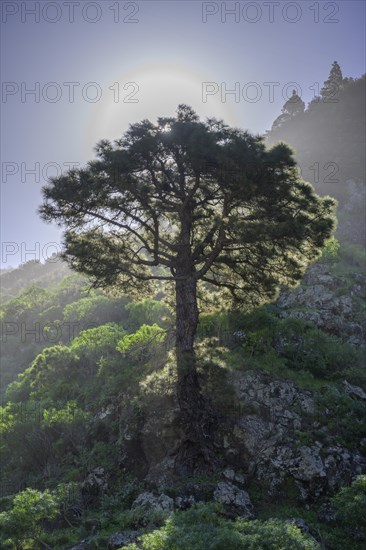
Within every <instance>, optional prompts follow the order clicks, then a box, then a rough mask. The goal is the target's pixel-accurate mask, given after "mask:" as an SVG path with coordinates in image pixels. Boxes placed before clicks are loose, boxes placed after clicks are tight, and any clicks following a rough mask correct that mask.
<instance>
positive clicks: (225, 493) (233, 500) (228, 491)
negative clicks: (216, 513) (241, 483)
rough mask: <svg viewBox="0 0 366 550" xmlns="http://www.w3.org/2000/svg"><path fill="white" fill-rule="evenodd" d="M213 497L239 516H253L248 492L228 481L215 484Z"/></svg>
mask: <svg viewBox="0 0 366 550" xmlns="http://www.w3.org/2000/svg"><path fill="white" fill-rule="evenodd" d="M214 499H215V500H216V501H217V502H220V503H221V504H223V505H224V506H226V507H227V508H229V509H230V510H232V511H234V512H235V513H236V514H237V515H239V516H241V517H245V518H253V517H254V513H253V505H252V503H251V500H250V497H249V495H248V493H247V492H246V491H243V490H242V489H239V487H237V486H236V485H233V484H232V483H230V482H228V481H222V482H220V483H218V484H217V487H216V489H215V492H214Z"/></svg>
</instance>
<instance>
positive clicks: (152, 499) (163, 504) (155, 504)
mask: <svg viewBox="0 0 366 550" xmlns="http://www.w3.org/2000/svg"><path fill="white" fill-rule="evenodd" d="M135 508H142V509H143V510H162V511H164V512H171V511H173V509H174V500H173V499H172V498H170V497H168V496H167V495H164V494H162V495H159V496H155V495H154V494H153V493H141V494H140V495H139V496H138V497H137V498H136V499H135V501H134V502H133V504H132V510H134V509H135Z"/></svg>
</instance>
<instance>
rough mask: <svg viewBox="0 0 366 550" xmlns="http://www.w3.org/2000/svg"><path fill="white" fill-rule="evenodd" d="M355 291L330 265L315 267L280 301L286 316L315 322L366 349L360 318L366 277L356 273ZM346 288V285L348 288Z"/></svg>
mask: <svg viewBox="0 0 366 550" xmlns="http://www.w3.org/2000/svg"><path fill="white" fill-rule="evenodd" d="M353 277H354V278H355V280H354V282H353V284H352V288H348V287H349V282H346V281H345V280H344V279H343V278H342V277H338V276H336V275H334V274H332V273H331V272H330V271H329V269H328V268H327V266H326V264H321V263H318V264H315V265H313V266H311V267H310V268H309V269H308V271H307V272H306V274H305V275H304V278H303V280H302V282H301V285H300V286H299V287H297V288H295V289H291V290H286V291H283V292H282V293H281V295H280V297H279V299H278V301H277V306H278V307H279V308H280V309H281V310H282V311H281V316H282V317H294V318H301V319H306V320H308V321H312V322H313V323H315V325H317V326H318V327H319V328H321V329H322V330H324V331H325V332H328V333H330V334H335V335H337V336H341V337H342V338H344V339H346V340H347V341H348V342H349V343H350V344H353V345H357V346H365V344H366V327H365V323H364V322H360V321H358V322H355V318H357V317H359V315H358V314H359V302H360V300H362V299H363V297H364V293H365V288H366V277H365V276H364V275H362V274H354V275H353ZM345 285H346V286H345Z"/></svg>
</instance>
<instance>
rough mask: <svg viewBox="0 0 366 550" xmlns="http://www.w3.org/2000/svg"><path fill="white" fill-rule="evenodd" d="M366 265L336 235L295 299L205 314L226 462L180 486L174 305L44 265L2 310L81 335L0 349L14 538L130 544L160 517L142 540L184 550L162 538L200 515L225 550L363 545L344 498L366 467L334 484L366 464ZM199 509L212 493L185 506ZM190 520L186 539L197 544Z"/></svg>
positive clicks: (8, 530)
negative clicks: (36, 280)
mask: <svg viewBox="0 0 366 550" xmlns="http://www.w3.org/2000/svg"><path fill="white" fill-rule="evenodd" d="M363 262H364V253H363V251H362V249H360V248H357V247H354V246H353V247H352V246H348V247H347V246H346V245H343V246H342V247H341V248H340V249H339V250H337V247H336V246H335V245H334V243H331V244H330V245H329V246H328V248H327V250H325V251H324V254H323V259H322V261H321V262H319V263H318V264H316V265H315V266H314V267H312V268H310V270H309V273H308V275H307V276H306V277H305V279H304V282H303V283H302V285H301V286H300V287H299V289H298V290H296V291H295V294H293V293H290V294H288V293H284V294H282V296H281V297H280V299H279V301H278V302H277V304H274V305H272V306H265V307H263V308H261V309H260V310H258V311H256V312H254V313H252V314H243V313H239V312H238V313H229V312H227V313H225V312H224V311H222V312H216V313H212V314H206V315H203V316H202V319H201V323H200V327H199V333H198V342H197V348H198V350H199V357H200V359H199V365H200V373H201V374H200V376H201V377H202V381H203V383H204V389H205V393H206V395H207V396H208V397H209V398H210V400H211V402H212V404H213V407H214V408H215V410H216V411H217V413H218V415H219V424H218V426H217V430H216V434H217V441H216V442H215V445H216V448H217V455H218V457H219V467H218V468H217V469H216V470H215V471H213V472H212V475H211V476H209V477H207V476H205V477H202V478H200V477H198V478H195V479H189V480H187V482H186V483H183V484H182V482H181V481H179V483H178V480H176V479H175V477H174V474H173V472H172V459H171V456H172V453H174V447H175V446H176V444H177V442H178V441H179V437H180V430H179V422H178V417H177V412H178V410H177V404H176V398H175V394H174V380H175V367H174V356H173V355H172V353H173V351H172V342H171V338H170V337H169V331H168V332H166V329H167V328H168V326H169V324H170V322H171V321H169V315H170V313H169V311H168V310H167V308H166V307H165V306H164V305H163V304H162V303H161V302H159V301H156V300H155V301H151V300H145V301H142V302H131V301H130V300H128V299H127V298H124V297H108V296H106V295H103V294H102V293H100V292H96V291H93V292H92V293H91V294H90V293H89V294H86V293H85V290H84V288H85V280H84V281H83V280H82V279H81V278H80V277H78V276H71V277H70V276H68V277H66V278H65V279H63V280H62V281H61V282H58V283H57V284H54V283H51V281H48V280H47V269H48V267H47V266H42V265H41V266H39V267H38V272H37V277H40V276H41V275H42V276H41V277H40V279H41V280H42V281H43V284H44V286H45V287H46V288H41V287H38V286H35V285H33V286H31V287H28V288H27V289H25V290H24V291H23V292H22V293H21V294H20V295H19V296H17V297H16V298H13V299H11V300H9V301H7V302H6V303H5V304H4V305H3V306H2V316H3V317H2V319H3V322H9V320H10V319H12V320H13V321H12V322H14V320H16V322H17V323H18V325H19V326H21V325H22V323H24V324H25V325H26V326H27V328H29V327H28V324H29V323H30V322H32V323H35V324H36V323H40V324H41V326H43V325H42V323H44V326H43V329H42V330H43V332H45V333H47V327H49V330H51V328H50V327H51V325H52V326H53V327H55V326H58V327H61V328H62V327H63V329H64V327H65V326H70V323H72V327H73V329H74V331H75V332H74V333H73V334H72V337H70V334H66V332H65V333H64V330H62V331H61V332H60V334H59V335H58V337H57V339H54V340H53V341H50V340H49V339H48V340H46V339H45V340H44V341H39V342H35V341H32V338H31V339H30V340H29V339H28V340H27V341H23V342H22V343H21V346H19V347H18V344H19V334H18V335H16V334H14V335H12V336H11V337H10V336H8V337H7V339H6V341H5V342H4V343H3V352H4V363H3V364H2V368H3V371H2V375H3V379H4V381H5V384H6V385H7V384H8V383H9V382H10V384H9V386H8V387H7V388H4V389H6V393H5V398H4V402H5V403H7V405H5V407H4V408H3V411H2V449H1V450H2V461H3V468H2V481H1V483H2V484H1V486H2V488H3V498H2V501H1V503H2V504H1V506H2V510H3V513H2V516H0V517H1V521H2V525H3V528H4V533H5V534H4V535H3V537H4V538H3V544H4V547H6V548H8V547H9V548H13V547H14V548H15V547H16V546H14V545H15V544H19V541H20V540H22V541H23V542H22V543H21V544H23V546H21V547H22V548H23V547H24V548H26V547H36V546H32V544H33V545H34V543H32V542H30V543H29V544H30V546H29V545H28V546H26V545H25V544H26V543H25V540H26V539H29V540H31V541H32V540H39V541H42V544H44V545H47V546H45V547H49V548H55V549H56V548H60V549H65V550H66V549H68V548H71V547H72V546H73V544H74V545H75V544H76V543H78V542H80V541H81V540H82V539H83V540H85V541H86V542H84V543H83V544H82V545H80V544H79V545H78V546H77V547H75V548H78V549H81V548H107V547H108V548H120V547H122V546H123V547H125V545H123V544H121V542H126V544H127V543H128V542H131V543H132V542H133V541H134V540H135V538H136V537H137V536H140V535H142V534H143V533H145V532H147V533H148V532H151V531H152V530H154V529H158V528H160V531H156V532H155V534H154V535H151V537H150V538H149V537H147V538H146V541H145V542H144V543H143V546H142V547H143V548H171V547H172V548H173V546H169V545H168V543H166V544H167V545H164V544H165V543H162V544H163V545H162V546H153V544H157V542H156V541H157V540H160V539H159V537H163V539H162V540H170V538H171V543H169V544H172V545H173V544H176V542H177V541H179V540H181V539H180V537H181V534H180V533H181V530H182V529H184V528H185V527H184V526H185V525H186V524H187V522H188V523H189V525H196V524H197V529H198V530H199V531H200V532H201V531H202V529H203V531H204V530H205V529H208V530H209V531H210V532H211V531H212V530H213V531H214V532H215V533H216V534H215V537H214V538H215V540H216V539H217V540H222V545H221V546H220V545H219V546H215V547H217V548H241V547H242V546H240V544H244V542H243V541H246V542H245V544H248V545H249V544H251V543H250V541H251V540H252V538H253V537H254V538H253V540H257V539H258V540H262V539H261V537H263V540H265V538H266V536H267V535H266V533H267V532H268V530H269V531H270V532H271V537H273V542H272V546H271V548H272V547H273V548H274V547H275V545H276V544H279V541H280V540H282V541H286V542H285V544H286V545H287V546H286V548H292V547H293V548H295V547H296V548H318V547H319V548H320V546H319V544H324V545H325V547H326V548H341V546H343V547H344V545H345V544H347V543H348V542H347V541H349V540H352V548H361V547H363V542H362V537H363V534H362V533H363V532H362V527H361V526H362V521H361V519H360V518H359V517H358V516H357V514H356V516H355V517H353V519H352V521H351V522H350V520H349V516H348V515H347V514H349V513H350V512H349V511H348V510H349V509H350V507H352V500H347V499H350V498H351V497H350V496H348V495H353V494H354V492H355V491H356V493H357V494H359V495H360V496H359V497H358V498H365V497H361V495H362V494H363V493H362V491H364V490H365V489H364V488H363V487H364V485H362V483H364V482H363V481H361V479H363V478H358V479H359V481H357V482H354V484H353V485H352V487H351V488H349V489H347V490H346V489H342V491H341V493H338V491H339V490H340V489H341V488H342V487H344V486H346V487H347V486H348V485H349V483H351V481H352V480H354V479H355V476H357V475H359V474H361V473H362V472H363V471H364V469H365V465H366V463H365V458H363V457H362V452H363V451H364V450H365V447H364V445H365V439H364V438H365V427H366V426H365V423H364V419H365V400H366V393H364V390H362V387H363V388H364V389H365V372H364V343H365V341H364V336H362V337H361V338H360V334H362V335H364V334H365V313H364V311H365V310H364V295H363V292H364V283H365V277H364V275H363V272H364V264H363ZM43 269H44V270H45V272H44V273H42V270H43ZM20 271H21V273H24V272H25V270H24V268H22V270H20ZM17 276H18V278H19V281H21V280H22V276H21V275H20V274H17ZM50 279H52V274H51V275H50ZM29 282H31V281H29ZM46 289H47V290H46ZM310 289H316V292H315V294H314V300H313V301H312V302H311V300H309V299H308V298H307V299H306V300H305V302H306V304H307V306H305V305H304V299H303V298H302V296H303V295H304V294H305V295H306V293H308V294H309V291H310ZM349 297H351V298H350V299H349ZM329 304H332V305H333V307H334V311H333V313H332V314H331V315H329ZM335 312H337V314H338V317H335ZM330 318H331V319H332V320H333V324H332V323H329V319H330ZM67 323H69V325H67ZM356 325H357V326H356ZM91 326H92V327H93V328H90V327H91ZM337 327H338V330H337ZM53 330H55V329H54V328H53ZM33 340H36V337H35V336H34V335H33ZM20 371H22V374H21V375H20V377H18V379H17V380H16V381H13V380H15V377H16V375H17V374H18V373H19V372H20ZM14 455H15V456H17V457H18V459H17V463H16V464H14V461H13V457H14ZM357 484H358V485H357ZM27 488H32V490H31V489H27ZM18 491H20V492H19V493H18V496H17V497H16V498H15V501H14V504H13V508H10V504H11V501H12V499H13V498H14V496H12V495H14V493H17V492H18ZM32 491H33V492H32ZM347 491H348V493H347ZM360 491H361V492H360ZM334 495H338V496H336V497H335V496H334ZM352 498H353V497H352ZM27 499H28V500H27ZM342 499H343V500H342ZM31 502H33V503H35V502H39V509H40V510H41V511H40V512H39V513H38V515H35V516H34V517H33V516H32V515H31V514H30V515H29V517H28V516H27V525H26V527H25V526H24V524H23V522H22V520H21V519H20V518H21V517H22V515H21V511H20V510H21V508H24V507H25V508H26V509H27V510H28V511H29V505H30V503H31ZM339 502H341V503H342V505H341V506H340V505H339V504H338V503H339ZM27 503H28V504H27ZM193 503H202V504H199V505H197V506H198V507H194V508H192V509H191V511H188V508H189V507H190V506H191V505H192V504H193ZM213 503H215V504H213ZM32 506H33V505H32ZM131 506H132V508H131ZM11 509H12V510H13V512H11V511H10V510H11ZM186 509H187V511H185V510H186ZM7 510H8V511H7ZM172 511H174V515H173V516H172V518H173V519H171V520H170V521H173V523H169V525H170V527H169V529H168V527H167V526H168V523H167V524H166V527H163V526H164V525H165V521H166V518H167V517H168V516H169V515H170V514H171V513H172ZM352 513H353V512H352ZM234 517H241V518H244V519H241V520H240V521H241V523H240V521H239V523H232V518H234ZM253 517H255V518H256V520H255V521H252V518H253ZM245 518H247V519H245ZM274 518H277V519H274ZM291 518H302V520H301V521H300V520H299V519H296V520H295V519H294V520H292V519H291ZM285 520H286V521H287V523H286V521H285ZM360 521H361V523H359V522H360ZM9 522H10V523H9ZM352 522H353V523H352ZM295 525H298V526H299V527H300V530H298V529H297V528H296V527H294V526H295ZM166 529H168V530H167V531H164V530H166ZM189 532H190V533H191V534H190V535H187V536H188V539H187V541H188V542H187V543H184V544H187V545H188V546H182V548H183V547H185V548H187V547H189V548H202V546H199V545H200V544H202V541H201V543H199V539H198V542H194V540H195V537H196V536H195V535H194V533H193V531H192V532H191V531H189ZM164 533H165V534H164ZM167 533H168V534H167ZM309 533H310V535H309ZM205 536H206V535H205ZM164 537H168V539H166V538H164ZM169 537H170V538H169ZM189 537H191V538H189ZM256 537H257V538H256ZM258 537H259V538H258ZM350 537H351V538H350ZM6 540H8V542H5V541H6ZM11 540H13V542H10V541H11ZM15 541H18V543H16V542H15ZM108 541H109V542H108ZM113 541H117V542H113ZM149 541H150V542H149ZM152 541H155V542H152ZM174 541H175V542H174ZM276 541H277V542H276ZM345 541H346V542H345ZM27 544H28V543H27ZM39 544H41V543H39ZM195 544H196V546H195ZM230 544H231V545H232V546H230ZM258 544H259V543H258ZM263 544H264V543H263ZM228 545H229V546H228ZM295 545H297V546H295ZM179 547H180V546H179ZM210 547H211V546H210ZM212 547H214V546H212ZM244 547H246V546H244ZM249 547H250V546H248V548H249ZM257 547H258V546H257ZM263 547H264V546H263ZM346 547H347V546H346ZM131 548H135V546H131ZM136 548H137V546H136ZM174 548H175V546H174Z"/></svg>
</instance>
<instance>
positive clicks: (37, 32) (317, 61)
mask: <svg viewBox="0 0 366 550" xmlns="http://www.w3.org/2000/svg"><path fill="white" fill-rule="evenodd" d="M1 9H2V13H1V27H2V28H1V31H2V32H1V80H2V98H1V117H2V123H1V168H2V179H1V199H2V200H1V203H2V204H1V210H2V222H1V241H2V253H1V260H2V267H8V266H16V265H18V264H19V263H21V262H24V261H27V260H31V259H40V260H41V261H43V260H44V259H46V258H47V257H49V256H50V255H51V254H52V252H55V251H56V250H59V249H60V246H59V243H60V237H61V232H60V230H59V229H57V228H56V227H54V226H51V225H47V224H45V223H43V222H42V221H41V220H40V219H39V216H38V214H37V208H38V206H39V204H40V202H41V193H40V190H41V187H42V184H44V183H45V181H46V178H47V177H50V176H53V175H55V174H57V173H60V172H61V170H66V169H67V167H68V166H69V165H70V163H71V164H75V165H77V164H80V165H83V164H85V163H86V162H87V161H88V160H90V159H91V158H93V156H94V153H93V146H94V145H95V143H96V142H97V141H99V140H100V139H102V138H110V139H115V138H117V137H119V136H120V135H121V134H122V133H123V132H124V131H125V130H126V128H127V127H128V124H129V123H132V122H136V121H139V120H141V119H143V118H151V119H155V118H156V117H157V116H169V115H172V114H174V111H175V109H176V107H177V105H178V104H179V103H188V104H190V105H191V106H192V107H194V108H195V109H196V111H197V112H198V113H199V114H201V115H202V116H204V117H205V116H216V117H218V118H223V119H224V120H225V121H226V122H227V123H229V124H231V125H233V126H239V127H242V128H246V129H249V130H250V131H252V132H254V133H263V132H265V130H267V129H269V128H270V127H271V124H272V122H273V120H274V119H275V118H276V116H278V115H279V114H280V111H281V108H282V106H283V103H284V102H285V100H286V99H287V97H288V94H291V91H292V89H293V88H296V89H297V90H298V93H299V95H301V96H302V98H303V100H304V101H305V102H308V101H310V100H311V99H312V97H314V94H315V93H316V91H317V90H318V89H319V86H320V87H321V86H322V83H323V81H324V80H325V79H326V78H327V77H328V74H329V70H330V67H331V64H332V62H333V61H334V60H337V61H338V62H339V64H340V66H341V68H342V71H343V75H344V76H353V77H359V76H361V74H363V73H364V72H365V54H364V51H365V30H364V29H365V2H364V1H350V0H347V1H337V2H329V1H320V2H314V1H309V2H308V1H306V0H305V1H304V0H301V1H298V2H285V1H273V2H271V1H252V2H246V1H241V2H232V1H230V2H221V1H220V2H200V1H197V0H194V1H187V0H184V1H171V0H166V1H154V0H148V1H136V2H124V1H115V0H114V1H113V0H111V1H110V0H104V1H101V2H89V1H82V0H80V1H72V0H71V1H62V0H58V1H53V2H52V1H50V2H48V1H40V2H34V1H30V0H28V1H26V2H18V1H4V0H3V2H2V3H1ZM32 90H33V92H32ZM230 91H231V93H230ZM52 243H54V244H52Z"/></svg>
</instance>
